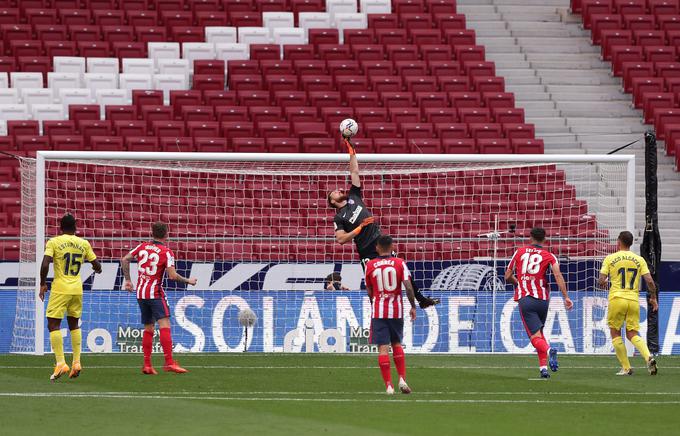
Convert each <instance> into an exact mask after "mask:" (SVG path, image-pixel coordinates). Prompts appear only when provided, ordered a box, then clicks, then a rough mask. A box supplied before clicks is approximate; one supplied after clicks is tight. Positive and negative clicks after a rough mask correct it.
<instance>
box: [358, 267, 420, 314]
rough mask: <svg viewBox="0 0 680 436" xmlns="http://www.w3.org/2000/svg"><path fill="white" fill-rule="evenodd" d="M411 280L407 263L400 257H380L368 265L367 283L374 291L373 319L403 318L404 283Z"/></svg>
mask: <svg viewBox="0 0 680 436" xmlns="http://www.w3.org/2000/svg"><path fill="white" fill-rule="evenodd" d="M408 279H410V272H409V269H408V267H407V266H406V262H404V260H403V259H400V258H398V257H378V258H376V259H372V260H370V261H369V262H368V264H367V265H366V281H367V282H368V283H370V286H371V288H372V289H373V318H403V317H404V303H403V298H402V293H401V288H402V283H403V282H404V280H408Z"/></svg>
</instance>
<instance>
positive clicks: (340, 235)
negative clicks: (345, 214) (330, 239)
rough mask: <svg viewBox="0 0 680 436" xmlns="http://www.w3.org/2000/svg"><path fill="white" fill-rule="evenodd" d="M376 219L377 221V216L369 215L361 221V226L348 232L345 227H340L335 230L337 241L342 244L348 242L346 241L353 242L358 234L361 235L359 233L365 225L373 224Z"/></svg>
mask: <svg viewBox="0 0 680 436" xmlns="http://www.w3.org/2000/svg"><path fill="white" fill-rule="evenodd" d="M374 221H375V218H374V217H372V216H369V217H368V218H365V219H364V220H363V221H362V222H361V224H359V227H357V228H356V229H354V230H352V231H351V232H347V231H345V230H343V229H341V228H338V229H337V230H336V231H335V241H336V242H337V243H338V244H340V245H344V244H346V243H348V242H351V241H352V239H354V238H356V237H357V236H359V233H361V231H362V230H363V229H364V227H366V226H368V225H370V224H373V222H374Z"/></svg>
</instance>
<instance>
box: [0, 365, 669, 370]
mask: <svg viewBox="0 0 680 436" xmlns="http://www.w3.org/2000/svg"><path fill="white" fill-rule="evenodd" d="M183 366H184V367H186V368H194V369H286V370H289V369H299V370H308V369H371V370H374V369H375V368H376V366H377V365H376V366H373V365H370V366H275V365H250V366H242V365H239V366H232V365H183ZM140 367H141V366H140V365H93V366H86V367H85V369H139V368H140ZM46 368H47V369H52V367H51V366H37V365H34V366H16V365H7V366H3V365H0V369H46ZM617 368H618V367H617V366H614V365H612V366H560V369H561V370H565V369H566V370H572V369H617ZM633 368H639V369H643V368H644V367H641V366H640V367H633ZM409 369H415V370H417V369H536V366H421V365H413V366H409ZM660 369H661V370H665V369H680V366H660Z"/></svg>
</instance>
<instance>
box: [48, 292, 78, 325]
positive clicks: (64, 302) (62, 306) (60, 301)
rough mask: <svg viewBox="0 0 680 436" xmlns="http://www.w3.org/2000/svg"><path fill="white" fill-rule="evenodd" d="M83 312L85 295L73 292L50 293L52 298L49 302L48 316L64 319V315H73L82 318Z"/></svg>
mask: <svg viewBox="0 0 680 436" xmlns="http://www.w3.org/2000/svg"><path fill="white" fill-rule="evenodd" d="M82 313H83V296H82V294H81V295H72V294H59V293H56V294H55V293H52V294H50V300H49V301H48V302H47V312H46V313H45V315H47V317H48V318H56V319H63V318H64V315H68V316H72V317H73V318H80V316H81V315H82Z"/></svg>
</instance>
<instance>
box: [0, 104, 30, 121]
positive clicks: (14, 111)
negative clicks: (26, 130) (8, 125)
mask: <svg viewBox="0 0 680 436" xmlns="http://www.w3.org/2000/svg"><path fill="white" fill-rule="evenodd" d="M29 118H30V114H29V112H28V106H26V105H25V104H0V120H28V119H29Z"/></svg>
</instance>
